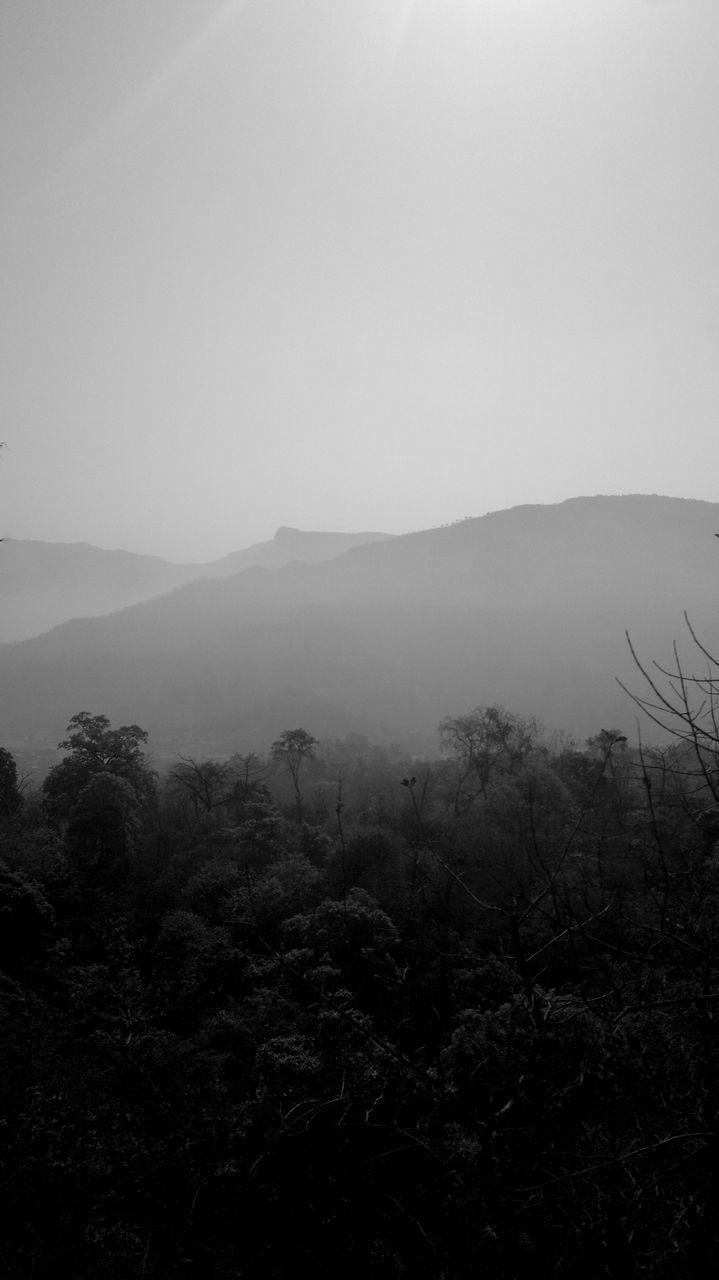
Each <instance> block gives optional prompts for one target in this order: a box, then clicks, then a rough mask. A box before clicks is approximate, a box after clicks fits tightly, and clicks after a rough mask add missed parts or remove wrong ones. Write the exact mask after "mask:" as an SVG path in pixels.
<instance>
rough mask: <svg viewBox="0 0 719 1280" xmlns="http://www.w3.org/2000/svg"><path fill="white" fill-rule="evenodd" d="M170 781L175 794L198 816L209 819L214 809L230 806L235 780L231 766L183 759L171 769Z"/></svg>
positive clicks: (188, 757) (214, 761)
mask: <svg viewBox="0 0 719 1280" xmlns="http://www.w3.org/2000/svg"><path fill="white" fill-rule="evenodd" d="M169 781H170V786H171V787H172V789H173V790H174V791H175V792H177V793H179V794H180V795H181V796H183V797H184V798H185V799H186V800H189V802H190V804H191V805H192V808H193V810H194V813H195V817H198V816H199V814H202V815H203V816H204V817H209V815H210V814H211V813H212V811H213V809H219V808H221V807H222V806H223V805H226V804H227V802H228V800H229V798H230V793H231V789H232V785H233V781H234V779H233V776H232V769H231V767H230V765H229V764H223V763H221V762H220V761H218V760H194V759H193V757H192V756H187V757H184V756H183V757H182V758H181V760H180V763H179V764H176V765H175V766H174V768H173V769H171V770H170V778H169Z"/></svg>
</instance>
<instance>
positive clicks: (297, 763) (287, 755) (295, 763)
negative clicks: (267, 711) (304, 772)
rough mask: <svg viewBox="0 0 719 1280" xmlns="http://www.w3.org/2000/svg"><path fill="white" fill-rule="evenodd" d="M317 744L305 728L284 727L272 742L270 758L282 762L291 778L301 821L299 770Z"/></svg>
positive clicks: (309, 758)
mask: <svg viewBox="0 0 719 1280" xmlns="http://www.w3.org/2000/svg"><path fill="white" fill-rule="evenodd" d="M316 746H317V739H316V738H313V737H312V734H311V733H307V731H306V730H305V729H285V730H284V732H283V733H281V734H280V736H279V738H277V740H276V741H275V742H273V743H272V759H273V760H277V761H278V762H279V763H281V764H283V765H284V766H285V768H286V769H287V771H288V773H289V775H290V777H291V778H292V785H293V787H294V789H295V804H296V805H297V817H298V820H299V821H300V822H301V821H302V805H303V801H302V792H301V791H300V783H299V778H300V770H301V768H302V765H303V763H304V762H305V760H312V759H313V757H314V754H315V748H316Z"/></svg>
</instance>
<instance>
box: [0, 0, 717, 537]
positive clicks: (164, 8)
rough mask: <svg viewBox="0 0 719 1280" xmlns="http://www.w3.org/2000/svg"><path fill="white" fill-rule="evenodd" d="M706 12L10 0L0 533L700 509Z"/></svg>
mask: <svg viewBox="0 0 719 1280" xmlns="http://www.w3.org/2000/svg"><path fill="white" fill-rule="evenodd" d="M718 65H719V4H717V0H102V2H101V3H97V0H62V3H61V4H58V2H57V0H3V3H2V5H1V6H0V166H1V172H2V192H1V195H0V258H1V262H0V270H1V272H2V276H1V286H0V325H1V330H2V341H1V342H0V361H1V362H2V370H1V377H0V413H1V416H0V440H2V441H4V442H5V444H6V445H7V447H6V448H5V449H3V450H2V455H1V457H2V462H1V463H0V535H2V534H4V535H5V536H9V537H14V538H39V539H46V540H49V541H53V542H60V541H70V542H74V541H83V542H90V543H94V544H96V545H98V546H102V547H108V548H117V547H122V548H125V549H127V550H131V551H137V552H146V553H153V554H157V555H163V556H167V557H169V558H170V559H174V560H183V561H202V560H207V559H211V558H214V557H216V556H220V555H223V554H225V553H227V552H229V551H232V550H235V549H238V548H241V547H244V546H247V545H249V544H251V543H253V542H256V541H261V540H264V539H266V538H269V537H271V536H272V535H273V533H274V530H275V529H276V528H277V526H279V525H293V526H297V527H300V528H306V529H327V530H330V529H331V530H347V531H360V530H382V531H386V532H388V533H402V532H406V531H409V530H413V529H421V528H427V527H430V526H435V525H439V524H442V523H445V522H450V521H453V520H456V519H460V518H463V517H465V516H477V515H482V514H483V513H484V512H486V511H493V510H498V509H501V508H504V507H510V506H515V505H517V504H520V503H526V502H541V503H551V502H559V501H562V500H564V499H565V498H569V497H573V496H577V495H580V494H595V493H664V494H671V495H675V496H681V497H694V498H703V499H709V500H717V498H718V496H719V492H718V488H717V484H718V481H719V465H718V464H719V430H718V424H717V421H716V418H717V413H716V410H717V406H718V405H719V75H717V66H718Z"/></svg>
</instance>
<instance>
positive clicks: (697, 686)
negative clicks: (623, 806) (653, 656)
mask: <svg viewBox="0 0 719 1280" xmlns="http://www.w3.org/2000/svg"><path fill="white" fill-rule="evenodd" d="M684 621H685V623H686V625H687V630H688V631H689V635H690V636H691V639H692V643H693V646H694V652H693V655H692V664H693V663H697V668H695V667H694V666H693V665H692V667H691V668H689V670H687V667H686V665H684V664H683V663H682V659H681V658H680V656H679V647H678V645H677V643H676V641H675V642H674V645H673V652H674V666H673V667H664V666H661V665H660V664H659V663H658V662H652V664H651V668H649V667H647V666H645V665H644V664H643V663H642V662H641V661H640V659H639V657H638V655H637V652H636V650H635V648H634V646H633V644H632V641H631V638H630V635H629V632H627V633H626V635H627V644H628V645H629V649H630V652H631V655H632V658H633V659H634V662H635V664H636V667H637V669H638V671H639V672H640V674H641V676H642V678H643V680H644V682H645V685H646V687H647V689H648V692H647V693H644V694H643V695H641V696H640V695H639V694H636V693H632V691H631V689H628V688H627V686H626V685H624V684H622V682H621V680H618V681H617V683H618V684H619V686H620V688H622V689H623V690H624V692H625V693H626V694H628V695H629V697H630V698H631V699H632V702H633V703H634V704H635V706H637V707H638V708H639V709H640V711H642V712H643V713H644V715H646V716H647V717H648V718H649V720H651V721H652V723H653V724H655V725H657V726H658V727H659V728H660V729H662V730H663V731H664V732H665V733H668V734H670V735H671V737H672V738H674V739H677V740H678V741H679V742H683V743H686V745H687V747H688V749H689V752H690V754H691V755H692V756H693V758H694V762H695V765H696V778H697V779H698V785H697V791H702V790H703V789H704V788H706V790H707V792H708V794H709V796H710V797H711V799H712V801H713V803H714V804H715V805H716V804H719V658H717V657H715V656H713V655H712V654H711V653H710V652H709V650H708V649H707V648H706V646H705V645H704V644H702V642H701V640H700V639H699V637H698V636H697V634H696V632H695V630H694V628H693V627H692V624H691V622H690V621H689V618H688V616H687V614H686V613H685V614H684Z"/></svg>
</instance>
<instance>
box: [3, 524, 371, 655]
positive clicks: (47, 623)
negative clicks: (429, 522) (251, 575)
mask: <svg viewBox="0 0 719 1280" xmlns="http://www.w3.org/2000/svg"><path fill="white" fill-rule="evenodd" d="M389 536H390V535H389V534H382V533H315V532H312V531H304V530H302V529H291V528H287V527H281V528H280V529H278V530H277V532H276V534H275V536H274V538H272V539H271V540H270V541H268V542H258V543H255V544H254V545H253V546H250V547H246V548H245V549H244V550H242V551H234V552H231V553H230V554H229V555H227V556H223V557H222V558H221V559H219V560H212V561H208V562H206V563H202V564H175V563H173V562H172V561H170V560H165V559H163V558H162V557H160V556H146V555H138V554H135V553H134V552H130V551H105V550H102V549H101V548H100V547H94V546H92V545H91V544H90V543H86V542H75V543H67V542H65V543H62V542H61V543H53V542H37V541H30V540H16V539H13V538H6V539H5V540H4V542H3V545H2V549H1V551H0V643H6V642H8V641H12V640H24V639H28V638H29V637H31V636H35V635H40V634H42V632H44V631H49V630H50V629H51V628H52V627H56V626H58V625H59V624H60V623H62V622H67V621H69V620H70V619H71V618H86V617H100V616H102V615H104V614H108V613H113V612H115V611H116V610H118V609H124V608H126V607H127V606H128V605H133V604H139V603H141V602H142V601H144V600H150V599H152V598H153V597H154V596H158V595H163V594H165V593H166V592H167V591H172V590H174V588H175V587H179V586H182V585H183V584H184V583H186V582H192V581H193V580H195V579H197V578H205V577H208V578H219V577H226V576H228V575H230V574H232V573H237V572H239V570H240V569H245V568H250V567H252V566H254V565H264V566H266V567H267V568H277V567H279V566H280V565H282V564H287V563H288V562H289V561H292V560H298V561H300V562H302V563H306V564H315V563H317V561H319V560H324V559H331V558H332V557H334V556H338V555H342V554H343V553H344V552H345V551H347V550H348V549H349V548H351V547H355V546H360V545H362V544H363V543H365V542H373V541H376V540H381V539H383V538H388V537H389Z"/></svg>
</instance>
